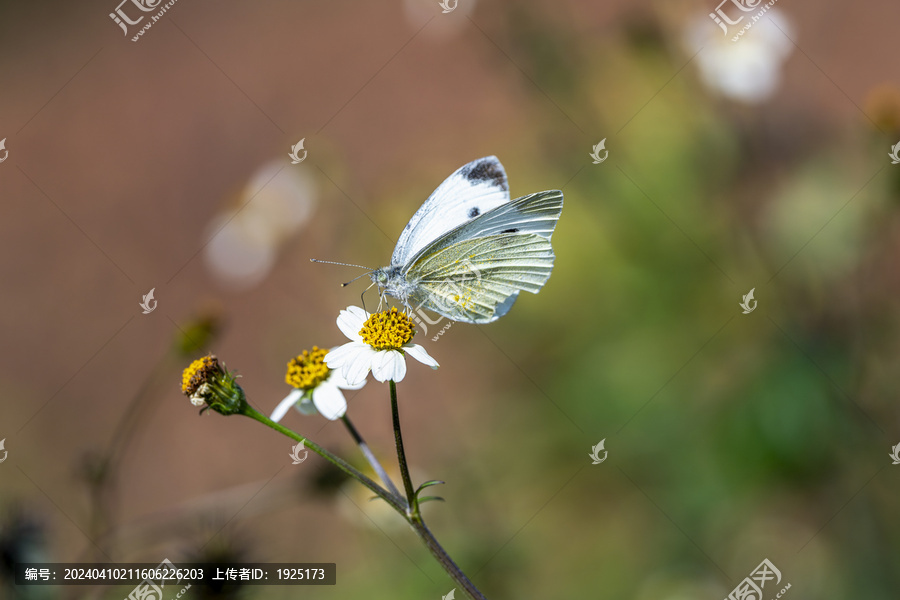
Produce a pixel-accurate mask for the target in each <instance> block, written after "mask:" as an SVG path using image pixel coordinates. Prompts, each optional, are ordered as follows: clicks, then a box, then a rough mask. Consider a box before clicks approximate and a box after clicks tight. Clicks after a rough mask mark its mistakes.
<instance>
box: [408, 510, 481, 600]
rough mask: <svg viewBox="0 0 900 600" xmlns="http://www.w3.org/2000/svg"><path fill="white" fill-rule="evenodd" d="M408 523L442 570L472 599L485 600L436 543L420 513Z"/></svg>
mask: <svg viewBox="0 0 900 600" xmlns="http://www.w3.org/2000/svg"><path fill="white" fill-rule="evenodd" d="M409 524H410V525H411V526H412V528H413V531H415V532H416V535H418V536H419V538H420V539H421V540H422V542H423V543H424V544H425V547H426V548H428V551H429V552H431V555H432V556H433V557H434V558H435V559H436V560H437V561H438V562H439V563H440V564H441V566H442V567H444V570H445V571H447V574H448V575H450V577H452V578H453V581H455V582H456V584H457V585H458V586H460V587H461V588H462V589H463V590H464V591H465V592H466V593H467V594H468V595H469V596H470V597H471V598H473V599H474V600H487V598H485V597H484V594H482V593H481V592H480V591H478V588H477V587H475V584H474V583H472V582H471V581H470V580H469V578H468V577H466V574H465V573H463V572H462V569H460V568H459V565H457V564H456V563H455V562H453V559H452V558H450V555H449V554H447V551H446V550H444V548H443V547H442V546H441V545H440V544H439V543H438V541H437V539H436V538H435V537H434V534H433V533H431V530H430V529H428V527H426V526H425V521H423V520H422V517H421V516H420V515H416V516H414V517H412V518H410V521H409Z"/></svg>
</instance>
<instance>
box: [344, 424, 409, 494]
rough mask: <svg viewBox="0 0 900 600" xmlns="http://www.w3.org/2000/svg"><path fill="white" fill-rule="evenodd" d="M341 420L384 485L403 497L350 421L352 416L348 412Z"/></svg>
mask: <svg viewBox="0 0 900 600" xmlns="http://www.w3.org/2000/svg"><path fill="white" fill-rule="evenodd" d="M341 421H343V422H344V425H346V426H347V431H349V432H350V436H351V437H352V438H353V441H355V442H356V445H357V446H359V449H360V451H361V452H362V453H363V456H365V457H366V460H367V461H369V465H370V466H371V467H372V469H374V471H375V472H376V473H378V476H379V477H380V478H381V481H383V482H384V485H386V486H387V488H388V490H390V492H391V493H392V494H394V495H395V496H397V497H398V498H401V497H402V496H401V495H400V490H398V489H397V486H395V485H394V482H393V481H391V478H390V476H389V475H388V474H387V471H385V470H384V467H382V466H381V463H380V462H378V459H377V458H375V454H374V453H373V452H372V451H371V450H370V449H369V445H368V444H367V443H366V441H365V440H364V439H363V438H362V436H361V435H360V434H359V432H358V431H357V430H356V427H354V426H353V423H351V422H350V417H348V416H347V415H346V414H345V415H344V416H343V417H341Z"/></svg>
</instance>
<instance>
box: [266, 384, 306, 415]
mask: <svg viewBox="0 0 900 600" xmlns="http://www.w3.org/2000/svg"><path fill="white" fill-rule="evenodd" d="M302 396H303V390H298V389H294V391H293V392H291V393H290V394H288V395H287V396H285V398H284V400H282V401H281V402H279V403H278V406H276V407H275V410H273V411H272V416H271V417H269V418H270V419H272V420H273V421H275V422H276V423H277V422H278V421H280V420H281V419H283V418H284V415H286V414H287V411H288V410H290V408H291V407H292V406H293V405H295V404H297V401H298V400H300V398H301V397H302Z"/></svg>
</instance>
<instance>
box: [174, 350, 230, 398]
mask: <svg viewBox="0 0 900 600" xmlns="http://www.w3.org/2000/svg"><path fill="white" fill-rule="evenodd" d="M221 372H222V367H221V366H219V359H218V358H216V356H215V355H214V354H210V355H208V356H204V357H203V358H198V359H197V360H195V361H194V362H192V363H191V364H190V366H189V367H188V368H187V369H185V370H184V373H183V374H182V375H181V391H182V392H184V395H185V396H193V395H194V392H196V391H197V390H198V389H200V386H201V385H203V384H204V383H206V382H208V381H209V380H210V378H211V377H212V376H213V375H215V374H217V373H221Z"/></svg>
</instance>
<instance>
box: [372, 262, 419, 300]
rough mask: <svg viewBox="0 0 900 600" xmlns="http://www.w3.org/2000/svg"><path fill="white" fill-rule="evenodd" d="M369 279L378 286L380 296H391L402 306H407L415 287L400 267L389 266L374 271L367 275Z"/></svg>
mask: <svg viewBox="0 0 900 600" xmlns="http://www.w3.org/2000/svg"><path fill="white" fill-rule="evenodd" d="M369 277H371V278H372V282H373V283H376V284H378V292H379V295H380V296H384V295H388V296H393V297H394V298H396V299H397V300H400V301H401V302H402V303H403V304H404V305H407V306H408V305H409V297H410V295H411V294H412V293H413V292H414V291H415V289H416V286H415V284H414V283H412V282H410V281H409V280H408V279H407V278H406V275H405V274H404V273H403V267H402V266H400V265H391V266H390V267H382V268H380V269H375V270H374V271H372V272H371V273H369Z"/></svg>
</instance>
